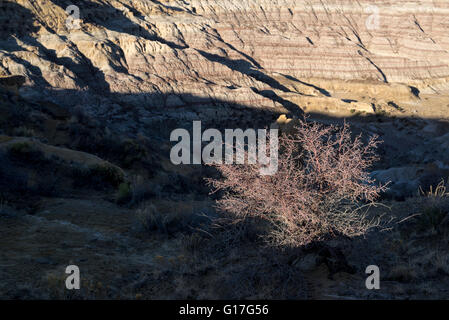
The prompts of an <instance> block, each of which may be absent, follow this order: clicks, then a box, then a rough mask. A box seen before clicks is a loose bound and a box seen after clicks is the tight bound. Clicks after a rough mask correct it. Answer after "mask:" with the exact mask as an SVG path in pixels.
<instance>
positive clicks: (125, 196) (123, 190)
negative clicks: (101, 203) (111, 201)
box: [116, 182, 131, 204]
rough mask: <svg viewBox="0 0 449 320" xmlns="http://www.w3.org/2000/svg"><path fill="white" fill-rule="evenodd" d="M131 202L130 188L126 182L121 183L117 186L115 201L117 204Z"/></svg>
mask: <svg viewBox="0 0 449 320" xmlns="http://www.w3.org/2000/svg"><path fill="white" fill-rule="evenodd" d="M130 200H131V188H130V186H129V183H128V182H123V183H121V184H120V185H119V186H118V191H117V197H116V201H117V203H118V204H123V203H127V202H129V201H130Z"/></svg>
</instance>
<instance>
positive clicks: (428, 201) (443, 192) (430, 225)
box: [418, 180, 449, 233]
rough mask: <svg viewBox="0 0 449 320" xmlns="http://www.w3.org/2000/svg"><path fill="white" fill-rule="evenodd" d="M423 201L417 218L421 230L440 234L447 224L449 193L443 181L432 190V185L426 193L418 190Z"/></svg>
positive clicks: (448, 218) (448, 220) (448, 219)
mask: <svg viewBox="0 0 449 320" xmlns="http://www.w3.org/2000/svg"><path fill="white" fill-rule="evenodd" d="M420 195H421V197H422V199H423V205H422V210H421V214H420V215H419V216H418V224H419V226H420V228H421V229H422V230H429V231H434V232H437V233H440V232H441V231H443V227H444V226H445V225H446V224H447V223H448V222H449V192H448V190H447V186H446V183H445V181H444V180H441V182H440V183H439V184H438V185H437V186H436V187H435V188H434V187H433V186H432V185H431V186H430V187H429V190H428V191H424V190H423V189H422V188H420Z"/></svg>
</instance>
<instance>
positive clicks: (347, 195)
mask: <svg viewBox="0 0 449 320" xmlns="http://www.w3.org/2000/svg"><path fill="white" fill-rule="evenodd" d="M379 143H380V141H379V140H378V137H377V136H374V137H371V138H370V139H369V140H368V142H367V143H365V144H364V143H363V141H362V136H361V135H359V136H356V137H355V138H351V132H350V130H349V126H348V125H347V124H346V123H345V124H344V125H343V126H341V127H338V126H324V125H322V124H319V123H314V122H309V121H306V120H302V121H299V124H298V125H297V127H296V129H295V132H294V134H292V135H285V134H283V135H281V136H280V137H279V164H278V165H279V167H278V171H277V173H276V174H274V175H271V176H269V175H268V176H264V175H260V171H259V168H260V165H259V164H256V165H249V164H248V165H228V164H217V165H214V166H215V167H216V168H217V169H218V170H219V171H220V173H221V175H222V177H221V178H220V179H209V180H208V183H209V184H210V185H211V186H212V187H213V189H214V190H215V192H216V191H222V192H223V196H222V198H221V199H220V200H218V201H217V206H218V208H219V209H220V210H221V211H223V212H226V213H228V214H230V217H231V220H233V221H240V220H242V219H246V218H247V217H255V218H261V219H264V220H267V221H268V222H270V226H271V227H270V230H269V232H268V236H267V237H266V240H268V241H270V242H271V243H272V244H276V245H288V246H298V245H305V244H307V243H310V242H312V241H319V240H324V239H326V238H329V237H333V236H337V235H343V236H348V237H353V236H358V235H363V234H365V233H366V232H367V231H368V230H369V229H370V228H372V227H374V226H376V225H378V221H377V220H372V219H368V218H367V215H366V212H365V211H364V210H362V208H365V207H366V206H367V205H370V204H373V203H374V201H375V200H376V198H378V196H379V195H380V193H381V192H383V191H385V189H386V186H385V185H376V184H375V181H373V180H372V179H371V178H370V176H369V173H368V169H369V167H370V166H371V165H372V164H373V163H374V162H375V161H376V160H378V157H377V154H376V149H377V147H378V145H379ZM267 152H269V150H267Z"/></svg>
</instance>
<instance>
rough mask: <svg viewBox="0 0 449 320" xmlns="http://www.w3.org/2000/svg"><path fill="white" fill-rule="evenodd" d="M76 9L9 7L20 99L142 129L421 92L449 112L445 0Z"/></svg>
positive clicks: (21, 1) (56, 0) (48, 3)
mask: <svg viewBox="0 0 449 320" xmlns="http://www.w3.org/2000/svg"><path fill="white" fill-rule="evenodd" d="M71 4H72V3H71V2H70V1H68V0H14V1H12V0H6V1H2V2H1V4H0V24H1V26H2V27H1V29H0V30H1V31H0V75H2V76H8V75H22V76H25V77H26V79H27V82H26V85H24V86H23V87H22V88H21V89H20V92H21V95H22V96H23V97H27V98H29V99H34V98H36V97H38V98H39V99H42V98H43V97H44V98H46V99H48V100H50V101H52V102H55V103H59V104H62V105H64V106H67V107H73V106H76V105H82V106H83V107H84V108H85V109H86V111H87V112H90V113H91V114H93V115H95V116H97V117H102V116H103V117H105V119H108V121H115V120H120V119H125V118H126V117H123V116H122V114H123V112H128V111H126V110H132V112H133V113H136V114H137V115H138V117H137V118H138V120H139V121H141V122H142V123H144V124H151V123H152V122H153V121H154V120H155V119H164V118H166V117H169V118H179V119H195V118H214V117H217V116H220V117H225V116H230V117H233V116H235V114H234V113H233V111H232V110H236V109H240V110H241V109H242V108H244V109H246V108H247V107H251V108H255V109H257V110H265V111H268V112H275V113H298V112H300V111H301V110H305V111H306V112H307V111H310V112H312V111H313V112H323V113H333V114H345V113H348V112H354V110H355V111H356V112H361V113H370V112H376V111H378V110H381V109H385V110H386V109H388V107H389V106H391V103H390V102H391V101H394V105H397V104H398V103H399V104H400V105H401V110H403V111H404V110H405V111H407V112H410V113H419V112H420V108H417V107H416V106H417V105H419V103H420V102H419V100H420V94H434V93H435V92H437V93H439V94H441V95H443V96H444V97H445V98H444V99H443V103H442V104H439V105H442V106H443V107H444V108H443V109H441V108H440V109H438V110H437V111H438V112H436V113H435V112H434V114H438V115H442V116H444V115H445V114H448V110H449V103H445V102H447V101H449V100H447V99H446V98H447V96H446V95H447V93H448V92H449V52H448V50H449V37H448V33H447V30H449V20H448V19H447V16H448V13H449V3H448V2H447V1H434V0H422V1H417V0H416V1H415V0H409V1H403V0H398V1H389V0H382V1H376V2H375V5H373V4H372V2H371V1H349V0H311V1H295V0H192V1H189V2H186V1H182V0H179V1H150V0H133V1H131V0H122V1H115V0H92V1H77V3H76V5H77V6H78V8H79V11H80V21H79V26H80V28H70V23H71V22H72V20H69V21H68V20H67V19H68V17H69V15H68V14H67V13H66V11H65V10H66V8H67V7H68V6H69V5H71ZM67 22H69V23H67ZM130 107H131V108H130ZM236 107H240V108H236ZM390 109H391V108H390ZM427 110H428V109H427ZM390 111H392V112H394V110H390Z"/></svg>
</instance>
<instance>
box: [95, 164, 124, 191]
mask: <svg viewBox="0 0 449 320" xmlns="http://www.w3.org/2000/svg"><path fill="white" fill-rule="evenodd" d="M90 172H91V174H93V175H98V176H99V177H101V178H102V180H103V181H105V182H106V183H109V184H110V185H112V186H113V187H117V186H119V185H120V184H121V183H123V181H124V179H125V177H124V175H123V173H122V172H121V171H120V170H119V169H118V168H116V167H114V166H112V165H109V164H97V165H94V166H92V167H90Z"/></svg>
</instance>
